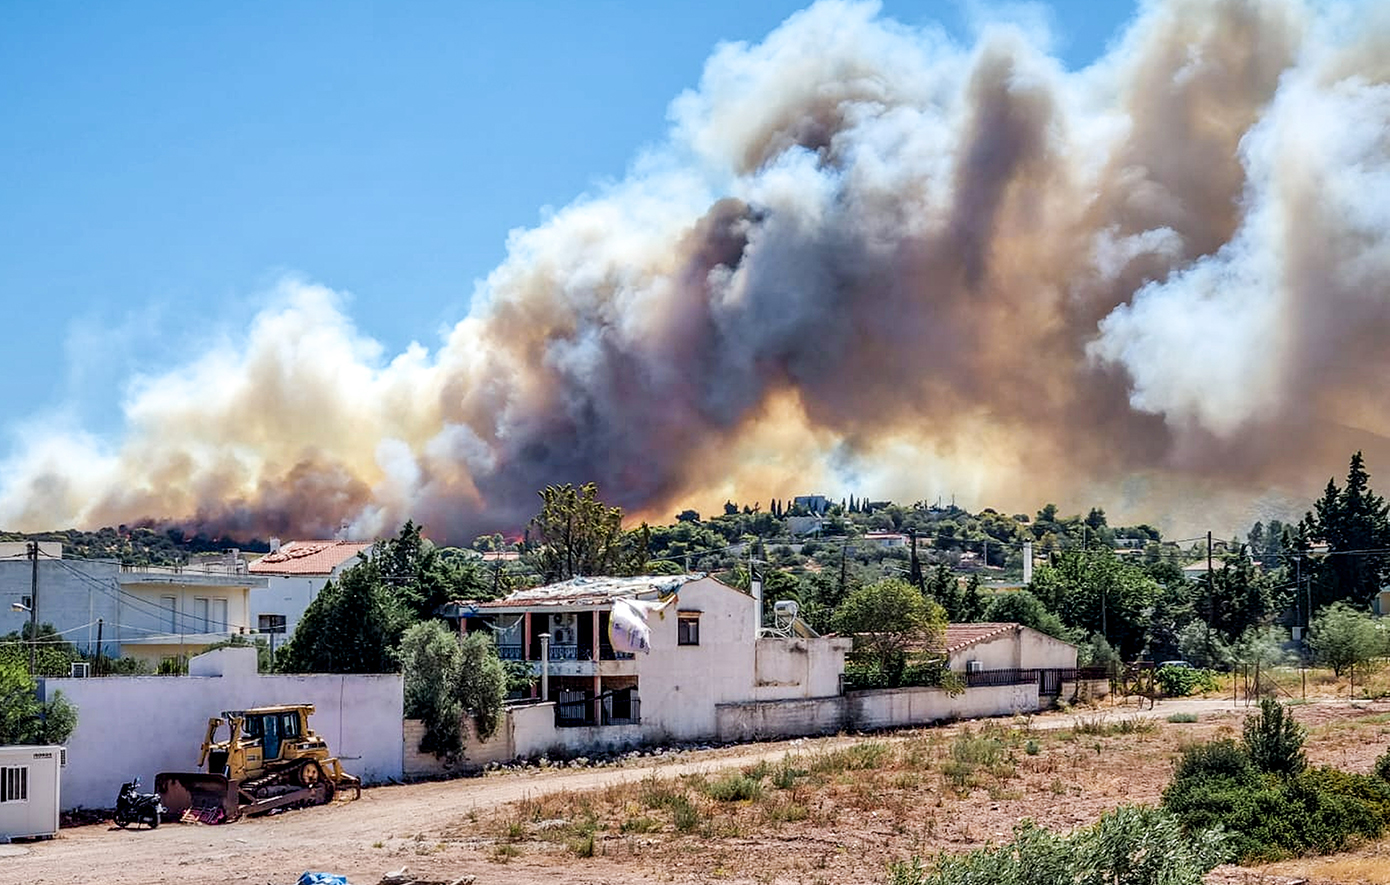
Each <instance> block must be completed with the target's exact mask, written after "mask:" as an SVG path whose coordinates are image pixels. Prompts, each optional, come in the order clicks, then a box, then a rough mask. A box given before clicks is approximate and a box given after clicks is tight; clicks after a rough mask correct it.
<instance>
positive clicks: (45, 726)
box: [0, 662, 77, 745]
mask: <svg viewBox="0 0 1390 885" xmlns="http://www.w3.org/2000/svg"><path fill="white" fill-rule="evenodd" d="M76 728H77V708H76V707H74V706H73V705H72V704H70V703H69V702H68V699H67V698H65V697H63V693H62V692H60V691H55V692H54V693H53V697H51V698H49V699H48V700H47V701H40V700H39V697H38V685H37V684H36V683H35V682H34V679H33V678H32V677H31V676H30V675H29V671H28V670H27V669H25V668H24V667H23V666H21V665H19V664H15V663H12V662H0V745H4V744H61V743H65V742H66V741H67V739H68V738H69V737H70V736H71V735H72V732H73V731H74V730H75V729H76Z"/></svg>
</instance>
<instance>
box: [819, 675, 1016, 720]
mask: <svg viewBox="0 0 1390 885" xmlns="http://www.w3.org/2000/svg"><path fill="white" fill-rule="evenodd" d="M846 697H847V699H848V705H847V715H848V719H849V721H850V722H852V723H853V724H854V726H855V727H856V728H864V729H874V728H899V727H902V726H906V725H921V724H924V723H928V722H937V721H940V720H943V719H977V718H982V717H987V716H1011V715H1014V714H1016V713H1030V712H1033V711H1036V710H1037V709H1038V686H1037V684H1036V683H1031V684H1029V685H1001V686H982V687H977V688H967V689H966V690H965V691H964V692H962V693H961V694H958V695H955V696H952V695H949V694H947V693H946V692H945V691H943V690H941V689H939V688H885V689H872V690H869V691H854V692H850V693H849V694H848V695H846Z"/></svg>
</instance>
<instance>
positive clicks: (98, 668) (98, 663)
mask: <svg viewBox="0 0 1390 885" xmlns="http://www.w3.org/2000/svg"><path fill="white" fill-rule="evenodd" d="M101 621H102V619H101V618H97V654H96V660H95V662H94V663H95V666H94V667H92V669H93V670H95V671H96V675H98V676H100V675H101ZM270 641H271V642H274V641H275V634H274V633H272V634H270ZM272 657H274V655H273V654H272Z"/></svg>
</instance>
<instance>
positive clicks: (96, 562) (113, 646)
mask: <svg viewBox="0 0 1390 885" xmlns="http://www.w3.org/2000/svg"><path fill="white" fill-rule="evenodd" d="M27 546H28V545H27V544H25V543H23V542H9V543H6V544H0V633H8V632H10V631H12V630H15V631H18V630H22V629H23V628H24V626H25V624H27V623H28V621H29V618H30V612H29V609H30V606H37V611H36V613H35V617H36V620H37V621H38V622H39V623H40V624H52V625H53V627H54V628H55V629H56V630H57V631H58V632H59V633H61V634H62V635H63V637H64V638H65V639H67V640H68V641H69V642H72V643H74V644H75V645H77V646H78V647H79V648H82V649H85V650H88V651H91V650H94V649H95V647H96V644H97V637H98V635H100V639H101V645H102V652H103V654H107V655H124V656H127V657H134V658H139V659H141V660H144V661H146V662H147V663H149V664H151V665H153V666H158V665H159V664H160V663H161V662H163V661H165V660H168V659H175V658H185V657H187V656H188V655H192V654H196V653H198V652H199V651H201V650H202V649H204V648H206V647H207V646H208V645H211V644H212V643H214V642H221V641H223V640H226V639H229V638H231V636H232V635H233V634H235V633H247V632H250V631H251V630H252V629H254V625H252V624H251V623H250V602H249V600H250V594H251V592H252V590H253V589H254V588H258V587H264V586H265V579H264V578H258V577H255V576H252V575H248V574H247V573H246V563H245V562H243V561H242V560H241V559H240V558H239V557H238V556H226V557H218V558H217V559H215V560H212V561H206V562H202V563H200V564H198V565H196V566H173V567H162V566H127V565H122V564H121V563H119V562H116V561H114V560H104V559H66V558H64V556H63V548H62V545H61V544H56V543H52V544H50V543H40V544H39V556H38V570H37V580H36V579H35V571H34V562H33V561H32V560H30V559H29V556H28V552H27ZM36 590H37V592H35V591H36ZM16 603H17V605H16Z"/></svg>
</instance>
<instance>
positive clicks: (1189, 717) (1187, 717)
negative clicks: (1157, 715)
mask: <svg viewBox="0 0 1390 885" xmlns="http://www.w3.org/2000/svg"><path fill="white" fill-rule="evenodd" d="M1168 721H1169V722H1172V723H1175V724H1176V723H1184V724H1185V723H1190V722H1196V721H1197V714H1196V713H1174V714H1172V715H1171V716H1169V717H1168Z"/></svg>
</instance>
